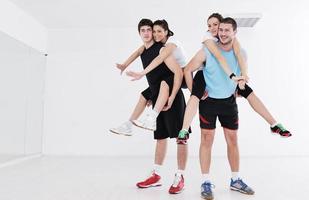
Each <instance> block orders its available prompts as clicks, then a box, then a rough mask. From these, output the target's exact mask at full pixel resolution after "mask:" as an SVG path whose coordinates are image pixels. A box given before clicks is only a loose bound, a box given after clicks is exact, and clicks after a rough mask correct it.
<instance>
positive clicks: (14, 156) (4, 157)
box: [0, 154, 24, 164]
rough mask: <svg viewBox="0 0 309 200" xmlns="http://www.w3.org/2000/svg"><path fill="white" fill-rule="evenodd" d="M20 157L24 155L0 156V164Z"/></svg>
mask: <svg viewBox="0 0 309 200" xmlns="http://www.w3.org/2000/svg"><path fill="white" fill-rule="evenodd" d="M22 157H24V155H11V154H0V164H1V163H5V162H8V161H11V160H15V159H18V158H22Z"/></svg>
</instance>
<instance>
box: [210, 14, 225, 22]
mask: <svg viewBox="0 0 309 200" xmlns="http://www.w3.org/2000/svg"><path fill="white" fill-rule="evenodd" d="M213 17H214V18H217V19H218V21H219V22H221V21H222V19H223V17H222V15H221V14H219V13H212V14H211V15H210V16H209V17H208V19H207V21H208V20H209V19H210V18H213Z"/></svg>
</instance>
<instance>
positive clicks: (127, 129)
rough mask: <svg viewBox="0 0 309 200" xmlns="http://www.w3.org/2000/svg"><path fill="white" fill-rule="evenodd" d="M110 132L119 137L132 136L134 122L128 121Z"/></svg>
mask: <svg viewBox="0 0 309 200" xmlns="http://www.w3.org/2000/svg"><path fill="white" fill-rule="evenodd" d="M109 131H110V132H112V133H116V134H119V135H125V136H132V135H133V134H132V122H131V121H126V122H124V123H123V124H121V125H120V126H118V127H116V128H111V129H109Z"/></svg>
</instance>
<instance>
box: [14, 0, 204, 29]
mask: <svg viewBox="0 0 309 200" xmlns="http://www.w3.org/2000/svg"><path fill="white" fill-rule="evenodd" d="M10 1H11V2H13V3H14V4H15V5H17V6H18V7H20V8H21V9H23V10H24V11H25V12H27V13H28V14H30V15H32V16H33V17H34V18H36V19H37V20H38V21H39V22H40V23H41V24H42V25H44V26H46V27H47V28H50V29H57V28H97V27H106V26H107V27H115V26H121V27H124V26H128V27H130V26H136V22H137V21H138V20H139V19H140V18H141V17H158V18H160V17H161V16H162V17H164V16H166V15H168V14H165V15H163V13H169V12H170V9H169V8H170V7H175V5H174V4H175V2H179V1H177V0H172V1H167V0H155V1H147V0H10ZM198 1H201V2H203V0H198ZM188 3H189V1H184V2H183V3H177V6H178V9H177V10H179V11H182V10H183V9H184V8H186V7H187V6H184V5H188ZM162 5H164V6H162Z"/></svg>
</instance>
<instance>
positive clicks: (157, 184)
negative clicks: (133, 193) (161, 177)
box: [136, 183, 162, 188]
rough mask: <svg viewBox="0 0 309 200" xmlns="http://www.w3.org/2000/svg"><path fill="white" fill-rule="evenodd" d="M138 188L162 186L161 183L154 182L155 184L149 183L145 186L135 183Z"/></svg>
mask: <svg viewBox="0 0 309 200" xmlns="http://www.w3.org/2000/svg"><path fill="white" fill-rule="evenodd" d="M136 186H137V187H138V188H150V187H159V186H162V184H161V183H156V184H151V185H145V186H140V185H136Z"/></svg>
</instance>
